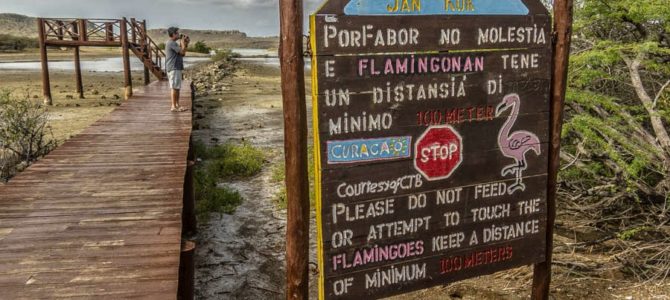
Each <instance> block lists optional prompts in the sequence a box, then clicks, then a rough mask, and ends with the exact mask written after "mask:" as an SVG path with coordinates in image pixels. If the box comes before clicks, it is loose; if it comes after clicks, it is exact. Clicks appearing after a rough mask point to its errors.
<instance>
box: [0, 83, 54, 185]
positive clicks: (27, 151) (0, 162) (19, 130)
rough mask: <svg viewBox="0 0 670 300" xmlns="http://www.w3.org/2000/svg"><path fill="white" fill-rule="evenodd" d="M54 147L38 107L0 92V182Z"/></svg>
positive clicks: (45, 121) (43, 111)
mask: <svg viewBox="0 0 670 300" xmlns="http://www.w3.org/2000/svg"><path fill="white" fill-rule="evenodd" d="M55 146H56V144H55V141H54V140H53V138H52V134H51V131H50V129H49V127H48V114H47V112H46V111H45V110H44V108H43V107H42V106H41V104H39V103H35V102H31V101H29V100H20V99H13V98H11V97H10V94H9V92H6V91H5V92H1V93H0V179H2V180H8V179H9V178H10V177H11V176H12V175H13V174H14V173H15V172H17V171H20V168H21V165H25V166H27V165H29V164H31V163H32V162H34V161H35V160H37V159H38V158H39V157H41V156H43V155H46V154H47V153H49V151H51V150H52V149H53V148H54V147H55Z"/></svg>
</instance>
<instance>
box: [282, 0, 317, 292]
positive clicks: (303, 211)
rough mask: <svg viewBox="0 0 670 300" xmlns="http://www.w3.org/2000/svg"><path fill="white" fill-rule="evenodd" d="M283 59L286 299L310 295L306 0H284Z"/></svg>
mask: <svg viewBox="0 0 670 300" xmlns="http://www.w3.org/2000/svg"><path fill="white" fill-rule="evenodd" d="M279 15H280V32H281V35H280V46H279V53H280V58H281V59H280V61H281V84H282V98H283V105H284V156H285V159H286V194H287V201H288V204H287V224H286V299H307V298H308V295H309V293H308V281H309V278H308V258H309V209H310V207H309V179H308V177H307V108H306V104H305V75H304V70H305V63H304V59H303V48H302V47H303V45H302V24H303V19H302V0H280V1H279Z"/></svg>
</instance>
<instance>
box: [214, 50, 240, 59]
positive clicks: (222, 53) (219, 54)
mask: <svg viewBox="0 0 670 300" xmlns="http://www.w3.org/2000/svg"><path fill="white" fill-rule="evenodd" d="M239 57H240V54H239V53H235V52H233V51H231V50H229V49H225V50H216V54H214V55H212V58H211V59H212V61H221V60H225V61H231V60H233V59H234V58H239Z"/></svg>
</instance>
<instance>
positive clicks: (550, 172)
mask: <svg viewBox="0 0 670 300" xmlns="http://www.w3.org/2000/svg"><path fill="white" fill-rule="evenodd" d="M343 1H345V2H346V0H331V1H326V2H324V4H323V5H322V6H321V8H320V9H319V10H317V12H318V11H320V10H321V9H322V8H323V7H324V6H326V5H327V4H328V3H332V2H343ZM529 1H530V0H524V2H526V3H528V2H529ZM554 5H555V7H561V8H562V9H560V10H555V13H556V15H555V18H554V26H553V31H552V29H551V28H550V30H549V32H551V33H552V34H551V36H550V37H547V38H548V39H550V41H549V43H550V44H551V46H552V49H555V51H554V52H553V54H551V55H552V60H551V61H552V63H553V65H552V68H551V72H552V77H551V81H552V84H551V92H550V96H551V111H550V112H549V118H550V121H551V125H550V129H551V130H550V135H551V137H550V140H549V145H550V147H549V151H548V152H549V161H548V166H547V176H548V182H547V186H548V191H547V198H546V204H547V212H546V214H547V219H546V241H547V243H546V247H547V248H546V253H545V257H546V260H545V261H544V262H541V263H538V264H537V265H536V268H535V270H534V282H533V299H546V297H547V295H548V294H547V293H548V286H549V279H550V266H551V242H552V236H551V235H552V233H553V230H552V227H553V221H554V220H553V219H554V217H555V197H556V195H555V192H556V191H555V184H556V173H557V165H558V155H557V151H559V150H560V128H561V125H562V114H563V101H564V97H565V81H566V76H565V71H566V69H567V57H568V54H567V52H566V48H565V47H566V45H567V49H568V50H569V43H570V36H569V33H570V31H571V11H572V1H570V0H557V1H555V3H554ZM315 15H316V13H315V14H314V15H311V16H310V28H315V27H316V18H315ZM557 23H559V25H556V24H557ZM554 31H559V32H561V33H563V34H564V35H563V36H561V34H559V35H556V34H555V32H554ZM315 38H316V35H315V34H314V32H312V34H311V37H310V45H311V49H312V70H313V71H314V72H313V75H312V99H313V100H312V107H313V114H312V116H313V131H314V132H313V137H314V152H315V155H314V160H315V168H316V176H317V180H316V182H315V189H316V197H317V201H316V210H317V214H316V216H317V226H319V228H318V230H317V240H318V242H317V248H318V249H317V251H318V254H317V258H318V266H319V270H320V272H321V274H322V273H323V272H324V270H325V269H324V265H325V262H324V261H323V257H322V255H321V253H323V250H324V249H323V241H324V239H323V236H322V235H323V232H322V231H321V226H322V224H323V223H322V222H323V220H322V218H323V216H322V215H321V213H320V212H321V209H322V204H323V203H322V199H321V196H322V195H321V193H322V182H321V170H322V164H323V162H322V157H321V150H322V149H321V139H320V132H319V126H318V124H319V111H318V108H319V105H318V103H317V101H318V97H319V93H318V88H319V82H318V74H317V73H318V72H317V70H319V68H318V60H319V54H318V53H317V51H318V49H317V43H316V40H315ZM556 44H559V45H561V46H560V47H562V48H557V47H556ZM408 52H411V51H408ZM557 70H558V72H559V73H558V74H557ZM552 186H553V187H552ZM538 266H540V267H538ZM321 274H320V275H319V299H324V294H323V293H324V289H323V285H324V276H322V275H321ZM543 294H544V295H543ZM287 297H288V295H287Z"/></svg>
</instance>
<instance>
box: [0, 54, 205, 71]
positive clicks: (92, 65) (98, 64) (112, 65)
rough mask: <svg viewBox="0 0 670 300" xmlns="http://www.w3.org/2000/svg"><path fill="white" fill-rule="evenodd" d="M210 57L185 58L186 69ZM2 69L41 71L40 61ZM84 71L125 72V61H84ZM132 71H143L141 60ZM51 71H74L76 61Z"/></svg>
mask: <svg viewBox="0 0 670 300" xmlns="http://www.w3.org/2000/svg"><path fill="white" fill-rule="evenodd" d="M208 59H209V58H208V57H188V56H187V57H184V67H186V68H188V67H190V66H192V65H194V64H195V63H197V62H200V61H205V60H208ZM0 69H4V70H41V69H42V64H41V63H40V62H39V61H29V62H0ZM81 69H82V71H93V72H123V59H122V58H121V57H108V58H102V59H96V60H82V61H81ZM130 69H131V70H133V71H142V70H143V65H142V62H141V61H140V60H139V58H137V57H135V56H131V57H130ZM49 70H64V71H74V61H50V62H49Z"/></svg>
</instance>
